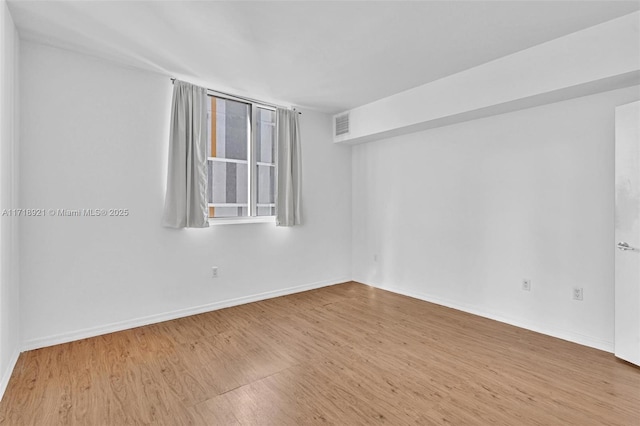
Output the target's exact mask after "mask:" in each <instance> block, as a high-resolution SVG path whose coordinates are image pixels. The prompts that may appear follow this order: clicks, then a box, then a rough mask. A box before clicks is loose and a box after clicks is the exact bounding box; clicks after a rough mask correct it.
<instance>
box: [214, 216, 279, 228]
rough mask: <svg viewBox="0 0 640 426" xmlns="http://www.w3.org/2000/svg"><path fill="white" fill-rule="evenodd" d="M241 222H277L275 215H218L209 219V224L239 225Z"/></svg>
mask: <svg viewBox="0 0 640 426" xmlns="http://www.w3.org/2000/svg"><path fill="white" fill-rule="evenodd" d="M241 223H276V217H275V216H257V217H216V218H212V219H209V226H218V225H239V224H241Z"/></svg>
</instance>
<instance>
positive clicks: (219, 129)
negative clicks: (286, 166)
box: [207, 96, 276, 218]
mask: <svg viewBox="0 0 640 426" xmlns="http://www.w3.org/2000/svg"><path fill="white" fill-rule="evenodd" d="M209 99H210V102H209V103H208V109H209V114H208V116H209V123H208V124H209V126H208V129H209V135H208V140H209V141H210V143H209V144H208V154H207V156H208V170H209V176H208V203H209V217H210V218H224V217H227V218H228V217H251V216H274V215H275V176H276V164H275V155H276V152H275V134H276V133H275V127H276V118H275V117H276V114H275V111H274V110H273V109H272V108H269V107H266V106H262V105H258V104H254V103H250V102H241V101H236V100H231V99H226V98H222V97H213V96H210V98H209Z"/></svg>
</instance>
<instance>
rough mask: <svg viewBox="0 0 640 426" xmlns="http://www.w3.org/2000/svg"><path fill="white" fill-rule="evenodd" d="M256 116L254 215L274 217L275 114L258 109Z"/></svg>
mask: <svg viewBox="0 0 640 426" xmlns="http://www.w3.org/2000/svg"><path fill="white" fill-rule="evenodd" d="M256 115H257V123H256V126H255V129H256V130H255V132H256V162H257V165H256V172H257V173H256V174H257V191H256V192H257V200H256V202H257V209H256V214H257V215H258V216H274V215H275V204H274V203H275V197H274V195H275V188H274V185H275V171H276V168H275V154H276V147H275V130H276V114H275V112H274V111H272V110H270V109H265V108H260V107H258V108H257V114H256Z"/></svg>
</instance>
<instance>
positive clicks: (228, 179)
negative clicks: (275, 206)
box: [208, 160, 248, 217]
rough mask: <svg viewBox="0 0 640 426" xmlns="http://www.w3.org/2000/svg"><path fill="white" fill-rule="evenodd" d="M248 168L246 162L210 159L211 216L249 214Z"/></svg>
mask: <svg viewBox="0 0 640 426" xmlns="http://www.w3.org/2000/svg"><path fill="white" fill-rule="evenodd" d="M247 170H248V166H247V163H246V162H244V163H238V162H225V161H214V160H209V187H208V202H209V216H210V217H229V216H247V215H248V173H247ZM232 208H234V209H232ZM233 212H235V213H233ZM232 213H233V214H232Z"/></svg>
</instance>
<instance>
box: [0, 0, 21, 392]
mask: <svg viewBox="0 0 640 426" xmlns="http://www.w3.org/2000/svg"><path fill="white" fill-rule="evenodd" d="M18 44H19V40H18V33H17V31H16V28H15V26H14V24H13V20H12V19H11V15H10V13H9V10H8V9H7V5H6V3H5V1H4V0H3V1H1V2H0V176H1V179H2V181H1V184H0V212H1V211H3V210H4V209H13V208H17V207H18V201H17V197H18V192H17V185H18V183H17V178H16V175H17V157H18V149H17V140H18V124H17V123H18V121H19V120H18V107H17V105H18V90H17V86H18V55H19V46H18ZM17 231H18V219H16V218H15V217H12V216H6V215H5V216H0V398H2V395H3V394H4V391H5V389H6V386H7V383H8V382H9V378H10V377H11V372H12V371H13V367H14V365H15V363H16V361H17V359H18V354H19V345H20V342H19V328H20V325H19V319H20V318H19V299H18V291H19V289H18V238H17Z"/></svg>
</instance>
